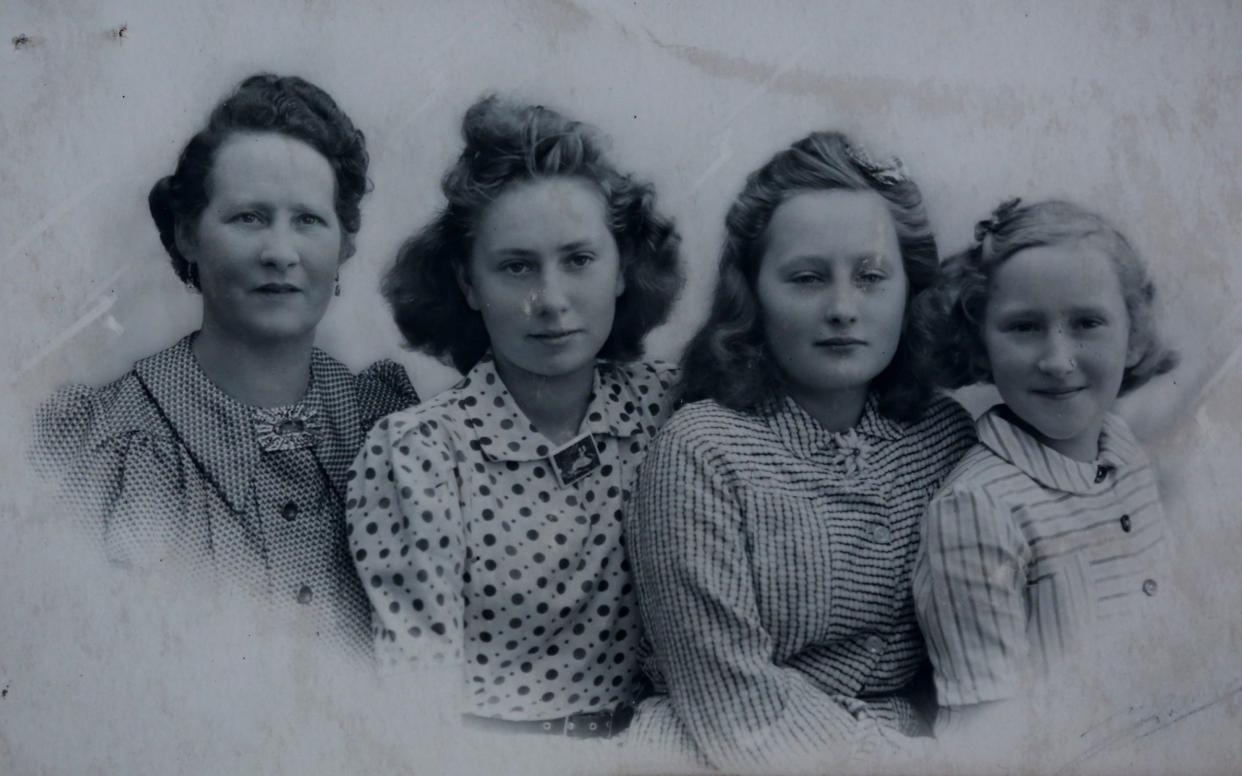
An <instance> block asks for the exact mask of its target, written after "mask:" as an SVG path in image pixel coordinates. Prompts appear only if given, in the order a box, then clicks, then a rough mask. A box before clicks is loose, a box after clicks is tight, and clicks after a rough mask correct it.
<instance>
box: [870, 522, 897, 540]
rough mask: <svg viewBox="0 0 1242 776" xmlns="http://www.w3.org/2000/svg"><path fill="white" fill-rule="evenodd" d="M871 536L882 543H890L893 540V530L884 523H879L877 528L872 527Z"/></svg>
mask: <svg viewBox="0 0 1242 776" xmlns="http://www.w3.org/2000/svg"><path fill="white" fill-rule="evenodd" d="M871 538H872V539H875V540H876V541H877V542H879V543H880V544H888V543H889V542H890V541H892V538H893V532H892V531H890V530H888V528H886V527H884V526H882V525H877V526H876V527H875V528H872V529H871Z"/></svg>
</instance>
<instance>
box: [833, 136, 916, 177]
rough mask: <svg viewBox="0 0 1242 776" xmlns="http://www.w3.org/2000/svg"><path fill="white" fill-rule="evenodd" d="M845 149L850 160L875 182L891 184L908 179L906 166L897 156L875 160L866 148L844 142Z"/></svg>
mask: <svg viewBox="0 0 1242 776" xmlns="http://www.w3.org/2000/svg"><path fill="white" fill-rule="evenodd" d="M845 151H846V153H847V154H849V157H850V161H852V162H853V163H854V164H856V165H858V168H859V169H861V170H862V171H863V172H865V173H866V174H867V175H868V176H870V177H871V179H872V180H874V181H876V182H877V183H881V184H883V185H885V186H893V185H896V184H898V183H905V182H906V181H909V180H910V176H908V175H907V174H906V167H905V165H904V164H902V162H901V159H900V158H899V157H896V156H890V157H889V158H888V159H885V160H883V161H876V160H875V159H874V158H873V157H872V156H871V154H869V153H868V152H867V149H865V148H863V147H862V146H856V145H854V144H852V143H847V144H846V146H845Z"/></svg>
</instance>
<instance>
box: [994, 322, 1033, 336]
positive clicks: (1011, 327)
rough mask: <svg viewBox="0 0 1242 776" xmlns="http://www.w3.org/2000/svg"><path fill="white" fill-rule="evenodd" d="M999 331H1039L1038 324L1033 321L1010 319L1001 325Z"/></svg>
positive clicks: (1026, 332)
mask: <svg viewBox="0 0 1242 776" xmlns="http://www.w3.org/2000/svg"><path fill="white" fill-rule="evenodd" d="M1001 331H1008V332H1013V333H1015V334H1031V333H1033V332H1037V331H1039V324H1038V323H1036V322H1035V321H1010V322H1009V323H1006V324H1005V325H1004V326H1002V327H1001Z"/></svg>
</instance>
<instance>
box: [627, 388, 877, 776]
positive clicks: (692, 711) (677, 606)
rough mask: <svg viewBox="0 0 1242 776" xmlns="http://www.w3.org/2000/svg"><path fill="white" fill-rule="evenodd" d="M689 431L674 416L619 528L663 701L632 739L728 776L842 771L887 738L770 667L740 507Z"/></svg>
mask: <svg viewBox="0 0 1242 776" xmlns="http://www.w3.org/2000/svg"><path fill="white" fill-rule="evenodd" d="M683 412H684V411H683ZM686 420H688V419H687V418H685V417H684V416H677V417H674V418H673V420H672V421H671V422H670V425H668V426H666V427H665V429H664V431H663V432H662V433H661V435H660V436H659V437H658V438H657V440H656V443H655V445H654V447H653V449H652V451H651V453H650V454H649V457H648V458H647V460H646V462H645V464H644V466H643V472H642V476H641V478H640V484H639V487H638V492H637V496H636V499H635V501H634V502H633V504H632V506H631V509H630V511H629V513H628V515H627V517H626V529H627V535H628V547H629V550H630V554H631V562H632V564H633V570H634V576H635V579H636V581H637V586H638V593H639V602H640V606H641V611H642V615H643V622H644V626H645V627H646V628H647V629H648V632H649V635H650V638H651V641H652V646H653V649H654V655H655V661H656V667H657V669H658V670H659V672H660V673H661V674H662V675H663V678H664V679H665V681H666V683H667V686H668V691H669V697H668V698H667V699H655V700H653V701H647V702H644V704H642V705H641V706H640V708H639V712H638V714H637V716H636V717H635V720H634V722H633V725H632V730H633V733H632V736H633V740H635V741H637V742H641V743H642V744H643V745H646V746H651V747H655V748H659V749H661V750H664V751H668V752H670V753H671V752H680V753H691V752H693V751H694V749H695V747H697V750H698V753H699V754H700V755H701V756H703V757H705V758H706V759H707V761H709V762H710V763H711V764H712V765H713V766H715V767H717V768H722V769H726V770H727V769H738V770H751V769H754V768H756V767H762V768H765V769H766V768H775V769H777V770H782V771H790V770H800V769H802V768H804V767H806V766H807V765H808V764H814V763H816V762H818V763H819V764H820V765H821V766H822V764H823V763H824V762H825V761H826V760H827V759H829V758H831V759H832V760H833V761H835V762H844V761H845V760H846V759H847V758H848V757H850V756H852V755H855V754H858V753H861V751H862V749H863V747H864V746H869V745H872V744H875V743H877V742H879V741H880V740H881V739H882V738H883V733H881V731H880V728H879V726H878V725H877V724H876V722H875V720H874V719H873V718H871V717H870V716H869V715H868V714H867V713H866V712H865V711H864V710H863V707H864V706H865V704H863V703H861V702H858V701H854V700H851V699H848V698H845V697H837V696H832V695H829V694H827V693H825V692H824V691H823V690H821V689H819V688H817V687H815V686H814V685H813V684H812V683H811V682H809V681H808V680H807V678H806V677H805V676H804V675H803V674H801V673H800V672H798V671H797V670H795V669H791V668H786V667H783V666H780V665H777V664H776V663H775V662H774V661H773V652H774V645H773V638H772V636H771V635H770V634H768V633H767V631H766V630H765V629H764V627H763V625H762V622H761V620H760V615H759V611H758V605H757V603H756V593H755V589H754V573H753V570H752V569H751V567H750V559H749V557H748V554H747V549H746V547H747V542H746V536H745V529H744V527H743V511H742V505H741V501H740V499H739V496H738V494H737V493H736V492H735V491H734V490H733V489H732V488H731V487H730V486H729V484H728V483H726V482H725V481H723V479H722V477H721V474H720V472H719V471H718V468H717V458H716V456H715V455H714V453H713V451H712V449H711V446H710V443H707V442H703V441H701V440H695V439H691V438H689V437H690V436H691V435H690V433H688V431H689V430H690V429H688V426H689V425H692V424H688V423H686V422H685V421H686ZM689 420H693V419H692V418H691V419H689ZM679 735H680V736H687V735H688V737H689V738H690V739H691V740H692V742H693V745H691V746H686V745H685V744H683V743H681V742H678V740H677V737H678V736H679Z"/></svg>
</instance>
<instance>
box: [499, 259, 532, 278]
mask: <svg viewBox="0 0 1242 776" xmlns="http://www.w3.org/2000/svg"><path fill="white" fill-rule="evenodd" d="M531 269H532V267H531V263H530V262H529V261H522V260H514V261H506V262H505V263H504V264H501V265H500V271H501V272H503V273H505V274H506V275H513V276H521V275H525V274H527V273H529V272H530V271H531Z"/></svg>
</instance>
